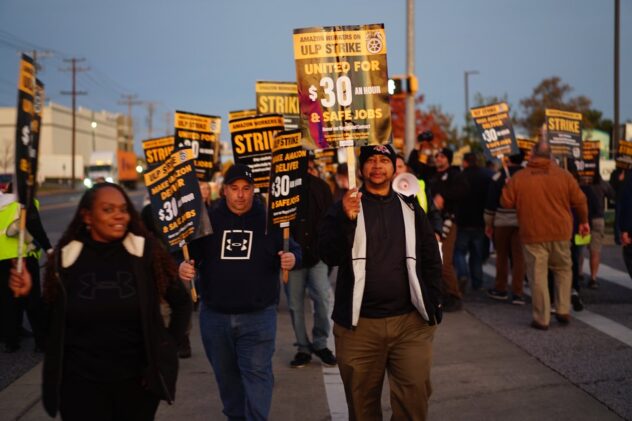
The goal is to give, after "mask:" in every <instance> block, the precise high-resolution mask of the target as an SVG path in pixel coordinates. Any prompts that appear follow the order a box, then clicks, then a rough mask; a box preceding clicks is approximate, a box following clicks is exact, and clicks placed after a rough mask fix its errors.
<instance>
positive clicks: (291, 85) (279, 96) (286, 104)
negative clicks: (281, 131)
mask: <svg viewBox="0 0 632 421" xmlns="http://www.w3.org/2000/svg"><path fill="white" fill-rule="evenodd" d="M255 93H256V94H257V114H282V115H283V119H284V123H285V130H296V129H298V128H299V124H300V111H299V108H298V91H297V88H296V82H263V81H257V83H256V85H255Z"/></svg>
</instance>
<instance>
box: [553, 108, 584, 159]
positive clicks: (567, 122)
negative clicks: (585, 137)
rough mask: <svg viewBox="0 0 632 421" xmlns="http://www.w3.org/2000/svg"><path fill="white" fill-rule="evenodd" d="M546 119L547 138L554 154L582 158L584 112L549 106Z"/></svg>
mask: <svg viewBox="0 0 632 421" xmlns="http://www.w3.org/2000/svg"><path fill="white" fill-rule="evenodd" d="M545 119H546V121H545V123H546V140H547V141H548V142H549V145H551V152H552V153H553V155H554V156H556V157H573V158H575V159H579V158H581V147H582V114H581V113H574V112H569V111H561V110H553V109H548V108H547V110H546V113H545Z"/></svg>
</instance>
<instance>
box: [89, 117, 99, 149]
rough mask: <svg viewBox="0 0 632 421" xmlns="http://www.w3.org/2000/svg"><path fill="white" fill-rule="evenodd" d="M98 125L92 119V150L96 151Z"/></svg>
mask: <svg viewBox="0 0 632 421" xmlns="http://www.w3.org/2000/svg"><path fill="white" fill-rule="evenodd" d="M97 126H98V124H97V122H96V121H94V120H92V123H90V127H92V152H94V151H95V150H96V149H97V148H96V143H95V140H94V132H95V131H96V129H97Z"/></svg>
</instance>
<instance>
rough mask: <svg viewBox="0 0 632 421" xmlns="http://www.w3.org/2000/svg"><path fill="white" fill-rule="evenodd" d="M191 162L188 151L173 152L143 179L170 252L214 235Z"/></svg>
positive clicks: (191, 153) (190, 155)
mask: <svg viewBox="0 0 632 421" xmlns="http://www.w3.org/2000/svg"><path fill="white" fill-rule="evenodd" d="M193 160H194V154H193V150H192V149H191V148H185V149H180V150H175V151H173V152H172V153H171V155H170V156H169V157H167V159H165V160H164V161H163V162H162V163H161V164H160V165H158V166H155V167H154V168H153V169H152V170H150V171H147V172H146V173H145V176H144V177H145V186H147V192H148V193H149V198H150V200H151V208H152V211H153V213H154V215H155V219H156V222H157V225H158V228H159V230H160V232H161V233H162V235H163V237H164V238H165V240H166V242H167V244H169V250H170V251H172V252H173V251H176V250H178V249H180V248H182V247H184V246H185V245H186V244H188V243H189V242H190V241H192V240H195V239H196V238H200V237H204V236H205V235H209V234H212V233H213V230H212V228H211V223H210V221H209V217H208V212H207V210H206V206H205V205H204V202H203V201H202V195H201V194H200V186H199V183H198V179H197V177H196V175H195V168H194V166H193Z"/></svg>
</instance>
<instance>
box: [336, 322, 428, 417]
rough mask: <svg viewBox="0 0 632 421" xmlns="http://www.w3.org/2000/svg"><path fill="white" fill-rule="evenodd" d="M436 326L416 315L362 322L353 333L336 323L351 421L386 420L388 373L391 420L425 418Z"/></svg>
mask: <svg viewBox="0 0 632 421" xmlns="http://www.w3.org/2000/svg"><path fill="white" fill-rule="evenodd" d="M436 328H437V326H436V325H435V326H429V325H428V324H427V323H426V321H424V320H423V318H422V317H421V316H420V315H419V313H418V312H417V311H412V312H410V313H408V314H404V315H401V316H394V317H386V318H382V319H367V318H360V321H359V322H358V326H357V327H356V329H354V330H350V329H346V328H344V327H342V326H340V325H338V324H334V329H333V333H334V337H335V338H336V356H337V359H338V368H339V369H340V376H341V377H342V382H343V384H344V388H345V396H346V398H347V406H348V408H349V420H351V421H353V420H361V421H367V420H382V406H381V402H380V399H381V395H382V384H383V382H384V373H385V371H386V372H388V381H389V387H390V390H391V408H392V410H393V417H392V418H391V419H393V420H425V419H426V416H427V413H428V399H429V398H430V394H431V392H432V388H431V386H430V365H431V361H432V340H433V337H434V333H435V330H436Z"/></svg>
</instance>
